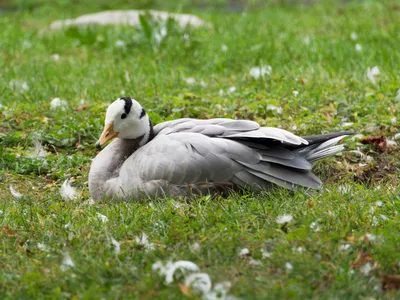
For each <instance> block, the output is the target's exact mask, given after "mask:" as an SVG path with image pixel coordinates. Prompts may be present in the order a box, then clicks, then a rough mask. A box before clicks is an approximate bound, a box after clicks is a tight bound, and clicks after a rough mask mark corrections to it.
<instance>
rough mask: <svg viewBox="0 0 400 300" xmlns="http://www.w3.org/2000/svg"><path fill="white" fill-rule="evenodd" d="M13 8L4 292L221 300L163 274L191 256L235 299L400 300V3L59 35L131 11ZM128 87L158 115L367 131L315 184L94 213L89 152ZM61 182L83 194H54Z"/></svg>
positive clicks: (4, 46)
mask: <svg viewBox="0 0 400 300" xmlns="http://www.w3.org/2000/svg"><path fill="white" fill-rule="evenodd" d="M0 2H1V1H0ZM2 3H3V5H2V6H1V7H2V9H3V10H2V11H1V12H0V27H1V30H0V55H1V56H0V70H1V78H0V103H1V106H0V107H1V108H0V143H1V147H0V153H1V156H0V227H1V231H0V237H1V239H0V240H1V242H0V261H1V263H0V268H1V271H0V297H1V298H2V299H6V298H37V299H39V298H50V299H53V298H56V299H59V298H68V299H71V298H74V299H81V298H82V299H93V298H94V299H115V298H117V299H132V298H140V299H142V298H143V299H150V298H154V297H159V298H165V299H177V298H187V297H189V298H194V299H199V298H202V297H204V298H208V299H211V298H212V295H211V294H210V293H208V294H203V295H201V293H199V292H198V291H197V290H196V286H193V285H190V286H187V285H188V284H187V285H185V277H186V278H187V275H188V274H186V275H185V274H183V273H184V272H181V271H177V272H176V274H175V275H174V280H173V282H172V283H170V284H167V282H166V279H165V276H164V275H163V274H162V272H160V271H159V270H155V269H154V268H153V265H154V264H156V263H158V264H166V263H167V262H168V261H171V262H174V261H178V260H186V261H191V262H193V263H195V264H196V265H197V266H198V267H199V269H200V270H201V272H203V273H207V274H208V275H209V277H210V279H211V281H212V284H213V288H214V289H215V286H216V285H217V283H220V282H229V283H230V285H231V288H230V289H229V291H227V293H228V294H229V297H236V298H244V299H246V298H247V299H254V298H259V299H265V298H300V299H303V298H330V299H332V298H335V299H336V298H341V299H347V298H357V299H359V298H363V299H366V298H368V299H373V298H382V297H383V298H396V297H399V296H400V292H399V291H398V290H397V288H399V287H400V283H399V282H400V277H397V276H400V253H399V251H398V249H399V247H400V236H399V234H398V233H399V230H400V219H399V215H398V210H399V208H400V187H399V176H400V171H399V170H400V163H399V161H400V154H399V140H397V144H396V141H395V136H396V134H398V133H399V132H400V125H399V110H400V92H399V91H398V90H399V88H400V68H399V67H400V66H399V62H400V52H399V51H398V48H399V44H400V36H399V32H400V23H399V22H398V20H399V17H400V6H399V5H398V4H397V2H396V1H374V0H369V1H343V2H335V4H332V2H326V3H325V2H324V4H312V3H303V4H295V3H292V2H282V3H281V2H279V3H280V4H277V2H271V4H269V5H263V4H262V2H259V1H250V4H249V6H247V5H242V4H241V2H240V1H239V2H234V1H233V2H232V3H227V1H218V2H216V3H217V4H214V5H212V4H211V3H213V2H211V1H204V2H194V4H188V3H189V2H188V1H177V2H176V3H175V2H168V3H169V4H168V6H166V4H163V2H162V1H138V2H137V5H136V6H134V7H139V8H149V7H153V8H154V7H156V8H157V7H158V8H164V9H168V10H170V11H173V12H189V13H195V14H196V15H198V16H200V17H202V18H203V19H204V20H206V21H207V22H210V23H211V24H212V27H207V28H198V29H194V28H185V29H181V28H179V27H178V26H177V24H175V23H174V22H168V23H167V24H165V25H162V24H159V23H157V22H154V21H152V20H151V19H149V18H148V17H144V18H142V22H141V24H140V26H138V27H121V26H117V27H91V28H86V29H80V28H69V29H63V30H60V31H57V32H51V31H49V30H48V29H47V28H48V25H49V24H50V23H51V22H52V21H54V20H56V19H66V18H74V17H77V16H79V15H81V14H84V13H88V12H97V11H101V10H104V9H110V8H118V9H119V8H132V5H129V3H128V1H121V0H119V1H116V2H115V3H114V2H112V3H111V2H110V1H100V2H98V3H100V4H93V3H90V1H83V2H82V3H80V4H77V3H73V1H51V2H50V1H37V2H35V1H28V0H20V1H15V2H11V3H4V1H2ZM285 3H286V4H285ZM163 26H165V28H166V30H163V29H162V27H163ZM164 33H165V34H164ZM375 66H376V67H377V68H373V67H375ZM252 68H256V69H253V70H252ZM378 70H379V72H378ZM257 72H258V73H262V74H261V75H262V76H259V77H258V78H257V76H253V75H257V74H255V73H257ZM377 73H380V74H379V75H378V74H377ZM122 95H124V96H125V95H130V96H132V97H134V98H135V99H137V100H138V101H139V102H140V103H141V104H142V105H143V106H144V107H145V108H146V110H147V112H148V113H149V115H150V116H151V118H152V119H153V121H154V123H159V122H161V121H163V120H169V119H175V118H182V117H199V118H209V117H230V118H247V119H252V120H255V121H257V122H259V123H260V124H262V125H266V126H279V127H281V128H284V129H287V130H290V131H292V132H294V133H296V134H299V135H309V134H320V133H327V132H332V131H341V130H350V131H353V132H355V133H357V135H356V136H354V137H350V138H347V139H346V140H345V141H344V144H345V145H346V150H345V151H344V153H343V154H342V155H337V156H335V157H333V158H331V159H327V160H325V161H323V162H321V163H319V164H318V165H317V166H316V168H315V173H316V174H317V175H318V176H320V177H321V179H322V180H323V181H324V183H325V184H324V186H323V188H322V190H320V191H316V192H310V191H298V192H295V193H294V192H288V191H285V190H282V189H276V190H272V191H268V192H265V193H262V194H261V195H260V194H252V193H250V192H245V193H243V194H233V195H231V196H230V197H228V198H210V197H203V198H199V199H195V200H192V201H189V202H188V201H185V200H182V199H159V200H152V201H145V202H140V203H137V202H119V203H110V202H107V201H103V202H100V203H92V201H90V200H89V198H90V196H89V193H88V189H87V176H88V170H89V166H90V162H91V159H92V158H93V157H94V156H95V155H96V153H97V150H96V149H95V148H94V143H95V142H96V140H97V138H98V137H99V135H100V133H101V130H102V125H103V120H104V114H105V109H106V107H107V105H108V104H109V103H110V102H112V101H113V100H114V99H116V98H118V97H120V96H122ZM54 98H60V100H56V101H54ZM62 100H64V101H65V102H63V101H62ZM52 101H53V105H51V103H52ZM57 101H58V104H59V106H57V105H56V104H57V103H56V102H57ZM54 103H56V104H54ZM361 135H362V136H361ZM371 136H376V137H378V138H377V139H378V141H377V142H375V143H373V142H371V141H370V140H365V138H368V137H371ZM381 137H382V138H381ZM397 137H398V135H397ZM363 139H364V144H363V143H361V142H362V141H363ZM35 144H36V150H40V149H41V148H40V146H39V145H40V144H41V145H42V146H43V149H42V150H44V151H46V153H47V155H46V156H45V157H39V158H38V157H36V156H37V151H36V152H35V146H34V145H35ZM42 153H43V152H42ZM66 179H71V182H72V186H73V187H74V188H75V189H76V190H77V191H78V197H77V199H76V200H71V201H66V200H63V198H62V197H61V195H60V187H61V185H62V183H63V182H64V181H65V180H66ZM10 186H12V187H13V188H14V189H15V190H16V191H14V195H12V193H11V191H10ZM18 193H20V194H22V195H19V194H18ZM285 215H286V216H285ZM282 218H283V220H282ZM143 235H145V236H144V237H146V236H147V238H148V241H146V239H145V238H143ZM245 248H247V249H248V253H247V254H246V250H244V249H245ZM227 290H228V289H227ZM214 296H215V295H214ZM217 296H218V295H217ZM227 297H228V296H227Z"/></svg>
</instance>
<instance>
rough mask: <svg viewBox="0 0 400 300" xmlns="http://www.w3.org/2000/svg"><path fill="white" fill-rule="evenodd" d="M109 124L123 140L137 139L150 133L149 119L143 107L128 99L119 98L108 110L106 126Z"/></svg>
mask: <svg viewBox="0 0 400 300" xmlns="http://www.w3.org/2000/svg"><path fill="white" fill-rule="evenodd" d="M131 103H132V105H131ZM109 124H113V129H114V131H115V132H117V133H118V135H117V137H119V138H122V139H136V138H138V137H140V136H143V135H145V134H147V133H148V131H149V117H148V116H147V114H146V112H145V111H144V109H143V107H142V106H141V105H140V104H139V103H138V102H137V101H136V100H134V99H131V98H127V97H124V98H118V99H117V100H115V101H114V102H113V103H111V105H110V106H109V107H108V108H107V112H106V120H105V125H109Z"/></svg>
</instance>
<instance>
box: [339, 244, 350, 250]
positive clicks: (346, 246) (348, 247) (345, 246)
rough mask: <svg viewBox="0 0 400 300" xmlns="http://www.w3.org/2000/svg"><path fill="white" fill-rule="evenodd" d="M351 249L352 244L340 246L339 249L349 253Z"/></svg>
mask: <svg viewBox="0 0 400 300" xmlns="http://www.w3.org/2000/svg"><path fill="white" fill-rule="evenodd" d="M350 248H351V245H350V244H343V245H340V247H339V249H340V250H342V251H347V250H349V249H350Z"/></svg>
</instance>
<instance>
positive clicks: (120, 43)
mask: <svg viewBox="0 0 400 300" xmlns="http://www.w3.org/2000/svg"><path fill="white" fill-rule="evenodd" d="M115 46H116V47H124V46H125V42H124V41H121V40H118V41H116V42H115Z"/></svg>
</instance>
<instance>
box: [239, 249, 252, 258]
mask: <svg viewBox="0 0 400 300" xmlns="http://www.w3.org/2000/svg"><path fill="white" fill-rule="evenodd" d="M246 256H250V251H249V249H247V248H243V249H242V250H240V252H239V257H246Z"/></svg>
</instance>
